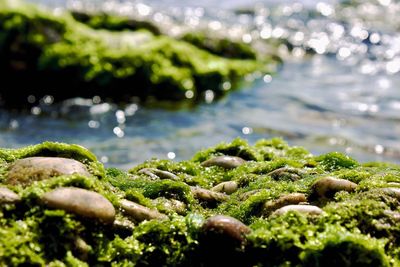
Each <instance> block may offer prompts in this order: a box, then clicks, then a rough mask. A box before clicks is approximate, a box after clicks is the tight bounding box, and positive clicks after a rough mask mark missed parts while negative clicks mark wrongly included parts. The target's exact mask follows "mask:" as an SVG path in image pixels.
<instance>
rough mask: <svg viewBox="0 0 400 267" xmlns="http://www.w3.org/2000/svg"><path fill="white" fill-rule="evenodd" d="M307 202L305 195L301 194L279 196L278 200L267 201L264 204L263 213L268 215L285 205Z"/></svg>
mask: <svg viewBox="0 0 400 267" xmlns="http://www.w3.org/2000/svg"><path fill="white" fill-rule="evenodd" d="M302 202H307V198H306V195H304V194H302V193H291V194H287V195H283V196H280V197H279V198H278V199H274V200H271V201H267V202H265V204H264V208H263V213H264V214H268V213H270V212H272V211H274V210H277V209H280V208H282V207H284V206H287V205H294V204H299V203H302Z"/></svg>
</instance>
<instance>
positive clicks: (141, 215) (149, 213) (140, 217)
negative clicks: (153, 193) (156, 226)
mask: <svg viewBox="0 0 400 267" xmlns="http://www.w3.org/2000/svg"><path fill="white" fill-rule="evenodd" d="M119 204H120V206H121V208H122V210H123V212H124V213H126V214H127V215H129V216H131V217H132V218H133V219H134V220H135V221H137V222H142V221H144V220H163V219H167V218H168V217H167V216H166V215H165V214H162V213H160V212H158V211H157V210H153V209H149V208H147V207H145V206H142V205H140V204H137V203H135V202H132V201H129V200H127V199H123V200H121V201H120V203H119Z"/></svg>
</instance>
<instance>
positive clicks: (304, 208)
mask: <svg viewBox="0 0 400 267" xmlns="http://www.w3.org/2000/svg"><path fill="white" fill-rule="evenodd" d="M289 211H296V212H299V213H303V214H309V215H320V214H322V213H323V212H324V211H323V210H322V209H320V208H319V207H317V206H313V205H287V206H284V207H282V208H280V209H277V210H276V211H274V213H273V214H275V215H283V214H285V213H287V212H289Z"/></svg>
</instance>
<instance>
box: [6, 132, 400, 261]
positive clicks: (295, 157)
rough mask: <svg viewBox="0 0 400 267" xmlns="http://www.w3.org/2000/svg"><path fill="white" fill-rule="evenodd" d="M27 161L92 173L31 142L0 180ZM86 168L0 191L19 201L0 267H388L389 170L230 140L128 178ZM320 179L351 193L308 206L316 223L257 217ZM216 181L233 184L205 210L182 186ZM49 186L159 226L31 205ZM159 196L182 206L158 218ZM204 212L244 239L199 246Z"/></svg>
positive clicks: (9, 156) (392, 180)
mask: <svg viewBox="0 0 400 267" xmlns="http://www.w3.org/2000/svg"><path fill="white" fill-rule="evenodd" d="M35 155H42V156H60V155H63V156H65V157H69V158H75V159H77V160H80V161H81V162H84V163H85V164H87V166H89V167H90V166H91V165H90V163H96V164H100V163H98V162H97V160H96V158H95V157H94V156H93V155H92V154H91V153H89V152H88V151H87V150H85V149H83V148H81V147H79V146H75V145H67V144H58V143H43V144H39V145H36V146H29V147H27V148H22V149H18V150H10V149H2V150H1V157H0V166H1V167H0V170H1V171H0V183H1V181H4V176H5V175H6V173H7V166H8V165H9V164H11V163H12V162H13V161H15V160H17V159H19V158H23V157H27V156H35ZM216 155H234V156H241V157H243V158H245V159H247V160H248V161H247V162H246V163H245V164H243V165H241V166H239V167H237V168H234V169H230V170H226V169H224V168H220V167H216V166H213V167H203V166H201V162H203V161H204V160H206V159H209V158H211V157H213V156H216ZM88 164H89V165H88ZM100 165H101V164H100ZM100 165H99V166H100ZM1 168H2V169H1ZM91 168H93V167H91ZM98 168H99V170H103V171H102V172H103V175H99V176H92V177H84V176H80V175H70V176H58V177H52V178H51V179H47V180H42V181H37V182H35V183H33V184H31V185H29V186H27V187H19V186H13V187H10V186H8V185H6V184H2V186H6V187H9V188H10V189H12V190H14V191H15V192H17V193H18V194H19V196H21V201H20V202H17V203H14V204H1V205H0V265H5V266H19V265H24V264H27V263H30V264H31V265H37V266H43V265H48V266H188V265H191V266H221V265H225V264H226V265H230V266H399V262H400V259H399V252H400V251H399V247H400V225H399V218H400V208H399V207H400V199H399V197H398V196H397V195H396V194H395V193H390V192H389V193H388V191H387V189H385V188H389V187H390V188H400V167H399V166H398V165H395V164H381V163H368V164H362V165H361V164H358V163H357V162H356V161H355V160H352V159H350V158H348V157H347V156H345V155H343V154H339V153H329V154H326V155H322V156H316V157H315V156H313V155H311V154H310V153H309V152H308V151H306V150H305V149H303V148H300V147H290V146H289V145H287V144H286V143H285V142H284V141H283V140H280V139H272V140H260V141H259V142H257V143H256V144H255V145H250V144H249V143H248V142H246V141H245V140H241V139H235V140H233V141H232V142H231V143H223V144H219V145H216V146H215V147H212V148H208V149H204V150H203V151H199V152H198V153H197V154H196V155H195V156H194V157H193V159H192V160H189V161H182V162H173V161H170V160H157V159H154V160H149V161H146V162H144V163H143V164H140V165H138V166H135V167H133V168H132V169H131V170H129V171H128V172H126V171H121V170H118V169H115V168H108V169H106V170H105V171H104V167H103V166H102V165H101V166H100V167H98ZM143 168H156V169H158V170H162V171H168V172H170V173H172V174H174V175H176V177H178V178H177V179H175V180H171V179H157V178H156V177H150V176H148V175H146V174H145V173H142V172H141V171H140V170H141V169H143ZM280 168H286V169H289V170H296V171H298V174H299V175H298V176H297V178H296V179H284V178H282V177H278V178H277V177H275V176H274V175H272V174H271V171H275V170H277V169H280ZM284 170H285V169H284ZM325 176H334V177H338V178H342V179H347V180H350V181H353V182H355V183H357V184H358V185H357V188H356V190H355V191H352V192H345V191H341V192H337V193H336V194H335V196H334V198H333V199H329V200H327V201H324V202H323V203H322V202H321V203H319V202H318V201H316V202H315V203H314V204H316V205H319V207H320V208H321V209H322V210H323V214H321V215H319V216H313V215H307V214H301V213H299V212H294V211H291V212H288V213H286V214H284V215H277V214H274V213H273V212H265V211H264V210H263V209H264V204H265V203H266V202H269V201H274V200H276V199H278V198H280V197H281V196H285V195H286V194H289V193H303V194H305V195H306V197H308V196H309V195H310V194H311V192H312V185H313V184H314V183H315V181H317V180H318V179H321V177H325ZM163 178H165V177H163ZM281 178H282V179H281ZM221 181H236V182H238V185H239V188H238V190H237V191H236V192H234V193H232V194H231V195H227V200H226V201H225V202H222V203H218V204H215V205H208V206H205V205H202V204H201V201H199V200H197V199H195V198H194V197H193V195H192V193H191V189H190V186H200V187H203V188H208V189H209V188H211V187H213V186H215V185H216V184H218V183H220V182H221ZM61 186H74V187H79V188H84V189H87V190H91V191H95V192H98V193H100V194H102V195H103V196H105V197H106V198H107V199H109V200H110V201H111V202H112V204H113V205H114V206H115V208H116V211H117V215H116V217H117V218H118V220H120V221H122V222H123V221H129V220H130V218H129V217H127V216H126V215H125V214H124V213H123V212H121V210H120V209H119V203H120V200H121V199H128V200H131V201H134V202H136V203H139V204H141V205H144V206H147V207H150V208H153V209H154V208H157V209H159V211H160V212H163V213H166V214H168V218H166V219H165V220H162V221H157V220H150V221H143V222H141V223H137V222H131V223H130V224H129V227H127V228H123V227H122V228H121V226H119V227H117V226H113V225H104V224H102V223H101V222H96V221H93V220H90V219H88V218H83V217H80V216H78V215H75V214H72V213H68V212H66V211H63V210H57V209H48V208H46V207H45V205H43V203H42V202H41V201H40V198H41V196H42V195H43V194H44V193H46V192H49V191H51V190H53V189H54V188H58V187H61ZM166 199H170V200H173V199H176V200H179V201H182V202H184V203H185V204H186V205H187V208H186V210H185V211H184V212H182V213H179V214H178V213H176V212H174V211H170V210H168V209H167V208H166V207H164V206H163V205H161V204H160V201H161V202H162V201H167V200H166ZM216 214H223V215H228V216H232V217H235V218H237V219H239V220H241V221H242V222H243V223H245V224H247V225H249V227H250V228H251V232H250V233H249V234H248V235H246V238H245V240H244V241H243V242H231V241H232V240H230V241H229V242H228V240H229V238H226V239H224V238H223V237H221V238H220V239H218V240H215V239H209V238H211V237H210V236H209V235H207V234H205V229H204V228H203V224H204V221H205V220H206V219H207V218H208V217H209V216H212V215H216ZM133 224H135V225H133ZM78 241H79V242H81V245H80V246H77V245H76V244H77V243H76V242H78ZM218 257H219V258H218Z"/></svg>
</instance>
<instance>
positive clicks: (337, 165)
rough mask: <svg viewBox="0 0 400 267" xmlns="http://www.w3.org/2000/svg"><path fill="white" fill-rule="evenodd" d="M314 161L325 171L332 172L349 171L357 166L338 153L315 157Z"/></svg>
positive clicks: (354, 162) (352, 160)
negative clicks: (343, 169)
mask: <svg viewBox="0 0 400 267" xmlns="http://www.w3.org/2000/svg"><path fill="white" fill-rule="evenodd" d="M316 161H317V162H319V163H320V164H321V166H322V167H323V168H324V169H325V170H327V171H334V170H338V169H342V168H347V169H351V168H354V167H357V166H358V162H357V161H355V160H354V159H352V158H350V157H349V156H347V155H344V154H342V153H339V152H331V153H328V154H325V155H321V156H318V157H316Z"/></svg>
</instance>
